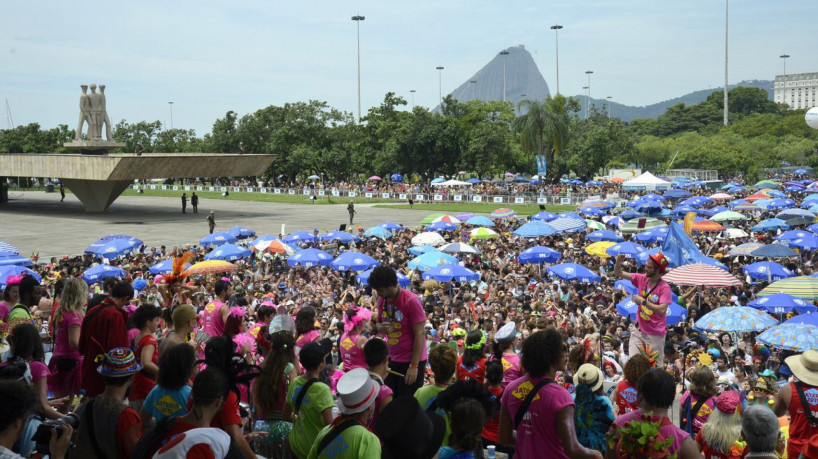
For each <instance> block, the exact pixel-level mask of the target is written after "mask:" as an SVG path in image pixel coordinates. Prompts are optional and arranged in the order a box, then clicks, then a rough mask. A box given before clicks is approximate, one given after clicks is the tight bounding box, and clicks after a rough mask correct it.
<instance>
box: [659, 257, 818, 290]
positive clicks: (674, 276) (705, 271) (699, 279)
mask: <svg viewBox="0 0 818 459" xmlns="http://www.w3.org/2000/svg"><path fill="white" fill-rule="evenodd" d="M662 279H664V280H665V281H667V282H672V283H674V284H676V285H702V286H706V287H735V286H739V285H741V281H740V280H738V279H736V278H735V277H734V276H732V275H730V274H729V273H727V272H725V271H724V270H723V269H720V268H717V267H715V266H712V265H709V264H706V263H692V264H689V265H684V266H679V267H677V268H673V269H671V270H670V271H668V272H667V274H665V275H664V276H662ZM816 280H818V279H816Z"/></svg>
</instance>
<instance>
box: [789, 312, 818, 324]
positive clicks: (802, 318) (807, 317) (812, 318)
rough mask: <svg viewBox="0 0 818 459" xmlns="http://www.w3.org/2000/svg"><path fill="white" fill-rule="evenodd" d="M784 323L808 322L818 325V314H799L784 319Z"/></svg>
mask: <svg viewBox="0 0 818 459" xmlns="http://www.w3.org/2000/svg"><path fill="white" fill-rule="evenodd" d="M784 323H785V324H808V325H815V326H817V327H818V314H801V315H797V316H795V317H793V318H791V319H787V320H786V321H784Z"/></svg>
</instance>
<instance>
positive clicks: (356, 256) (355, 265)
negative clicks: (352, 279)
mask: <svg viewBox="0 0 818 459" xmlns="http://www.w3.org/2000/svg"><path fill="white" fill-rule="evenodd" d="M380 264H381V263H380V262H379V261H378V260H376V259H374V258H372V257H370V256H369V255H367V254H365V253H361V252H353V251H351V250H350V251H346V252H344V253H342V254H341V255H339V256H338V258H336V259H334V260H332V262H331V263H330V264H329V265H330V267H332V269H335V270H338V271H347V270H350V269H351V270H353V271H359V272H360V271H366V270H367V269H371V268H374V267H376V266H380Z"/></svg>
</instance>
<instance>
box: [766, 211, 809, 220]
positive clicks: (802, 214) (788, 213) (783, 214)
mask: <svg viewBox="0 0 818 459" xmlns="http://www.w3.org/2000/svg"><path fill="white" fill-rule="evenodd" d="M794 217H805V218H815V214H814V213H812V212H810V211H808V210H806V209H787V210H784V211H781V212H779V213H777V214H776V215H775V218H780V219H782V220H789V219H790V218H794Z"/></svg>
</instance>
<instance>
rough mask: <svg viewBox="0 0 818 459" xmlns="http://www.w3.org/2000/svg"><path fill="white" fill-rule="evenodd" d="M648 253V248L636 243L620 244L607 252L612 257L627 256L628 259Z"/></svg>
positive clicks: (609, 248)
mask: <svg viewBox="0 0 818 459" xmlns="http://www.w3.org/2000/svg"><path fill="white" fill-rule="evenodd" d="M647 251H648V250H647V249H646V248H644V247H642V246H641V245H639V244H636V243H634V242H619V243H617V244H615V245H612V246H610V247H608V250H606V251H605V252H606V253H607V254H608V255H610V256H612V257H616V256H619V255H625V256H626V257H627V258H634V257H636V256H637V255H639V254H640V253H646V252H647Z"/></svg>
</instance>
